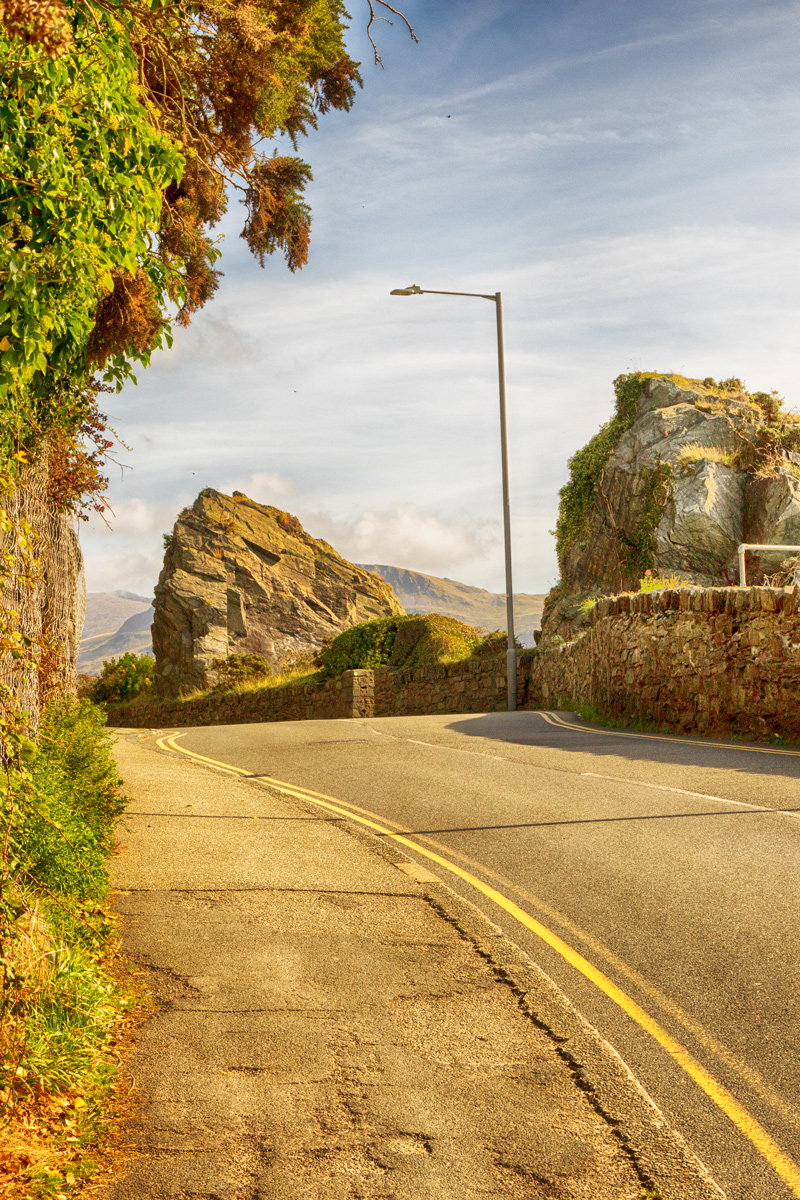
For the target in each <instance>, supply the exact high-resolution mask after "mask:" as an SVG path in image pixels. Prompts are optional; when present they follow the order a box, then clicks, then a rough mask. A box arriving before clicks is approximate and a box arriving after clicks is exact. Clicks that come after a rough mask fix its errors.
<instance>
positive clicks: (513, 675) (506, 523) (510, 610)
mask: <svg viewBox="0 0 800 1200" xmlns="http://www.w3.org/2000/svg"><path fill="white" fill-rule="evenodd" d="M390 295H392V296H472V297H474V298H475V299H476V300H493V301H494V306H495V312H496V313H497V373H498V377H499V384H500V457H501V462H502V467H503V538H504V541H505V549H506V621H507V624H508V650H507V652H506V681H507V684H508V711H509V712H516V708H517V647H516V645H515V639H514V588H513V585H512V582H511V504H510V502H509V496H508V445H507V437H506V368H505V359H504V355H503V298H502V296H501V294H500V292H495V293H494V295H493V296H492V295H489V294H487V293H486V292H443V291H439V290H438V289H434V288H421V287H419V285H418V284H416V283H412V284H410V285H409V286H408V287H405V288H393V289H392V291H391V292H390Z"/></svg>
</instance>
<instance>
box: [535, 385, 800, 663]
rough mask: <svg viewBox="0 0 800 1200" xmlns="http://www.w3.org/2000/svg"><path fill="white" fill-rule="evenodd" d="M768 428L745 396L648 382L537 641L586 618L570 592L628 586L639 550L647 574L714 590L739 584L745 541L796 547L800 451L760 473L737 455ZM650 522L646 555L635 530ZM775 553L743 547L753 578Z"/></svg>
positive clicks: (776, 563) (634, 583) (565, 555)
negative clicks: (578, 612) (575, 606)
mask: <svg viewBox="0 0 800 1200" xmlns="http://www.w3.org/2000/svg"><path fill="white" fill-rule="evenodd" d="M764 426H765V418H764V414H763V413H762V412H761V411H760V410H759V409H758V407H757V406H756V405H754V404H753V403H752V402H751V401H750V400H749V399H748V397H747V396H745V395H744V394H740V395H727V396H720V395H718V394H717V393H716V392H715V391H714V390H713V389H711V390H709V389H705V388H704V387H703V385H701V384H699V383H698V384H697V385H696V386H693V387H687V386H685V385H683V386H681V385H680V384H679V383H678V382H676V381H675V380H673V379H663V378H651V379H649V380H647V381H646V383H645V384H644V387H643V390H642V394H641V396H640V398H639V401H638V405H637V416H636V420H635V421H634V423H633V425H632V426H631V427H630V428H629V429H627V430H626V432H625V433H623V434H622V435H621V436H620V438H619V440H618V442H617V444H616V445H615V446H614V447H613V449H612V451H611V454H610V456H609V458H608V460H607V462H606V464H605V466H604V468H603V470H602V473H601V474H600V477H599V480H598V482H597V484H596V486H595V489H594V492H595V498H594V504H593V507H592V509H591V511H590V512H589V514H588V516H587V517H586V518H585V525H584V528H583V531H582V532H581V534H580V535H579V536H576V537H575V539H574V541H573V542H572V543H571V544H570V545H568V546H567V547H565V548H564V549H563V550H562V552H561V553H562V562H561V566H562V578H561V581H560V583H559V585H558V587H557V595H556V596H555V597H554V598H553V599H552V600H551V598H550V597H548V599H547V600H546V602H545V610H544V616H543V620H542V634H541V637H540V638H539V639H537V644H538V645H539V646H540V647H541V648H546V647H547V646H549V645H552V644H555V640H556V639H558V638H563V639H564V640H567V641H569V640H570V639H571V638H572V637H574V636H575V633H576V632H578V630H579V628H581V627H582V626H581V622H580V621H578V622H576V619H575V617H574V614H573V612H572V611H571V601H574V600H575V599H577V598H578V597H581V598H583V597H585V596H589V595H591V596H597V595H598V594H602V593H604V592H605V593H609V592H622V591H630V590H636V589H637V588H638V586H639V577H640V575H641V573H642V570H643V556H644V561H645V563H647V562H648V561H649V565H650V567H651V569H652V570H653V573H654V574H655V575H658V576H661V577H669V576H677V577H678V578H679V579H680V580H681V581H683V582H687V583H694V584H697V585H700V586H702V587H711V586H719V585H728V584H732V583H735V582H736V580H737V579H738V562H737V547H738V546H739V544H740V543H741V542H756V543H769V544H786V545H795V544H796V545H800V478H798V475H797V474H796V472H797V470H798V467H799V466H800V455H792V454H790V453H787V454H785V456H784V459H783V460H782V461H781V460H776V461H774V462H772V463H770V464H769V470H770V472H771V475H770V477H768V478H761V477H760V476H758V475H756V474H755V473H754V468H750V469H745V468H744V467H743V466H742V465H741V462H742V461H751V460H748V454H747V453H745V454H744V456H742V454H741V452H742V451H743V450H746V449H747V444H748V443H750V444H751V445H755V444H757V442H758V438H759V437H760V436H761V430H762V429H763V428H764ZM794 459H798V460H799V461H797V462H795V461H794ZM659 508H660V520H659ZM654 520H655V522H656V528H655V532H654V534H653V545H652V549H653V551H654V553H653V554H652V556H651V557H649V558H648V556H647V554H646V553H645V552H644V551H643V550H642V546H643V544H645V543H643V540H642V539H643V537H644V538H645V542H646V534H644V533H643V530H647V529H651V528H652V523H653V521H654ZM782 557H786V555H784V556H781V555H780V553H777V554H772V555H769V556H768V555H761V556H759V555H758V554H757V553H753V552H751V554H750V558H749V560H748V576H749V578H750V579H754V580H757V581H759V582H760V581H761V580H762V578H763V573H764V572H765V571H767V572H769V571H773V572H774V571H776V570H778V569H779V567H780V564H781V558H782ZM799 582H800V580H799ZM551 595H552V594H551ZM582 624H583V626H585V625H586V624H587V622H583V623H582Z"/></svg>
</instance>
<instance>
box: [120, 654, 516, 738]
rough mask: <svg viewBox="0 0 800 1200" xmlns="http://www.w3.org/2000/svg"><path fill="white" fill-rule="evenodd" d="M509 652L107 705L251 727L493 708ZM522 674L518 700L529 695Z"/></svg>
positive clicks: (146, 716)
mask: <svg viewBox="0 0 800 1200" xmlns="http://www.w3.org/2000/svg"><path fill="white" fill-rule="evenodd" d="M505 672H506V664H505V656H503V657H497V658H490V659H482V660H478V661H469V660H468V661H465V662H455V663H447V664H445V665H443V666H431V667H419V668H417V669H415V670H411V671H390V670H379V671H345V673H344V674H343V675H341V676H339V677H338V678H336V679H331V680H329V681H328V682H327V683H316V684H298V685H296V686H292V685H288V686H287V687H282V688H264V689H263V690H261V691H256V692H238V693H222V694H220V695H218V696H204V697H202V698H200V699H197V700H164V701H162V702H161V703H158V704H153V703H148V704H141V705H137V704H110V705H108V706H107V713H108V723H109V725H115V726H118V727H124V726H134V727H136V728H142V727H147V728H156V727H158V728H161V727H168V726H173V725H247V724H253V723H255V722H258V721H323V720H331V719H334V718H337V717H340V718H341V717H391V716H401V715H403V714H404V713H405V714H413V713H429V712H454V713H456V712H496V711H499V710H502V709H504V708H505V707H506V674H505ZM525 686H526V685H525V680H524V672H523V673H522V674H521V680H520V692H519V695H520V699H522V697H523V696H524V694H525Z"/></svg>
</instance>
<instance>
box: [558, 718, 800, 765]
mask: <svg viewBox="0 0 800 1200" xmlns="http://www.w3.org/2000/svg"><path fill="white" fill-rule="evenodd" d="M537 715H538V716H540V717H543V718H544V720H545V721H547V723H548V725H556V726H560V727H561V728H562V729H577V730H579V731H580V732H581V733H599V734H602V736H603V737H626V738H645V739H646V740H647V741H649V742H671V743H672V744H673V745H674V744H675V743H676V742H677V743H678V744H679V745H682V746H708V747H709V748H711V749H714V750H743V751H746V752H747V753H748V754H783V755H785V756H786V757H788V758H800V750H776V749H773V747H772V746H744V745H739V744H738V743H736V744H734V743H733V742H707V741H706V740H705V739H703V740H702V741H700V740H699V739H696V738H682V737H677V736H674V737H673V736H671V735H670V736H669V737H666V736H662V735H661V734H658V733H632V732H628V730H627V729H605V728H603V729H595V728H594V727H593V726H591V725H575V724H574V723H573V722H571V721H565V720H564V719H563V717H559V715H558V713H554V712H541V711H538V712H537Z"/></svg>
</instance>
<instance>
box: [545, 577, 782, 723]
mask: <svg viewBox="0 0 800 1200" xmlns="http://www.w3.org/2000/svg"><path fill="white" fill-rule="evenodd" d="M799 699H800V589H798V588H794V589H792V590H786V591H785V590H784V589H783V588H769V587H751V588H676V589H665V590H663V591H656V592H645V593H640V594H636V595H622V596H615V597H605V598H603V599H601V600H599V601H598V602H597V604H596V606H595V607H594V609H593V610H592V614H591V620H590V627H589V629H588V631H587V632H585V633H584V634H582V635H581V636H580V637H578V638H576V639H575V640H574V641H572V642H569V643H567V644H566V645H565V646H561V647H558V648H554V649H550V650H544V651H538V652H537V654H536V657H535V659H534V660H533V663H532V669H531V671H530V673H529V675H528V677H527V680H526V692H525V696H524V703H525V706H526V707H530V708H559V707H563V706H564V704H565V702H567V703H571V704H590V705H592V706H593V707H594V708H596V709H597V710H598V711H599V712H600V713H601V714H607V715H609V716H612V717H615V718H618V719H621V720H623V721H631V722H634V721H636V722H639V721H644V722H649V723H653V724H656V725H660V726H662V727H664V728H665V729H669V730H672V731H674V732H676V733H681V732H684V733H702V734H712V735H713V734H715V733H719V734H743V735H746V736H750V737H753V736H755V737H774V736H779V737H782V738H785V739H786V740H788V741H800V703H798V700H799Z"/></svg>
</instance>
